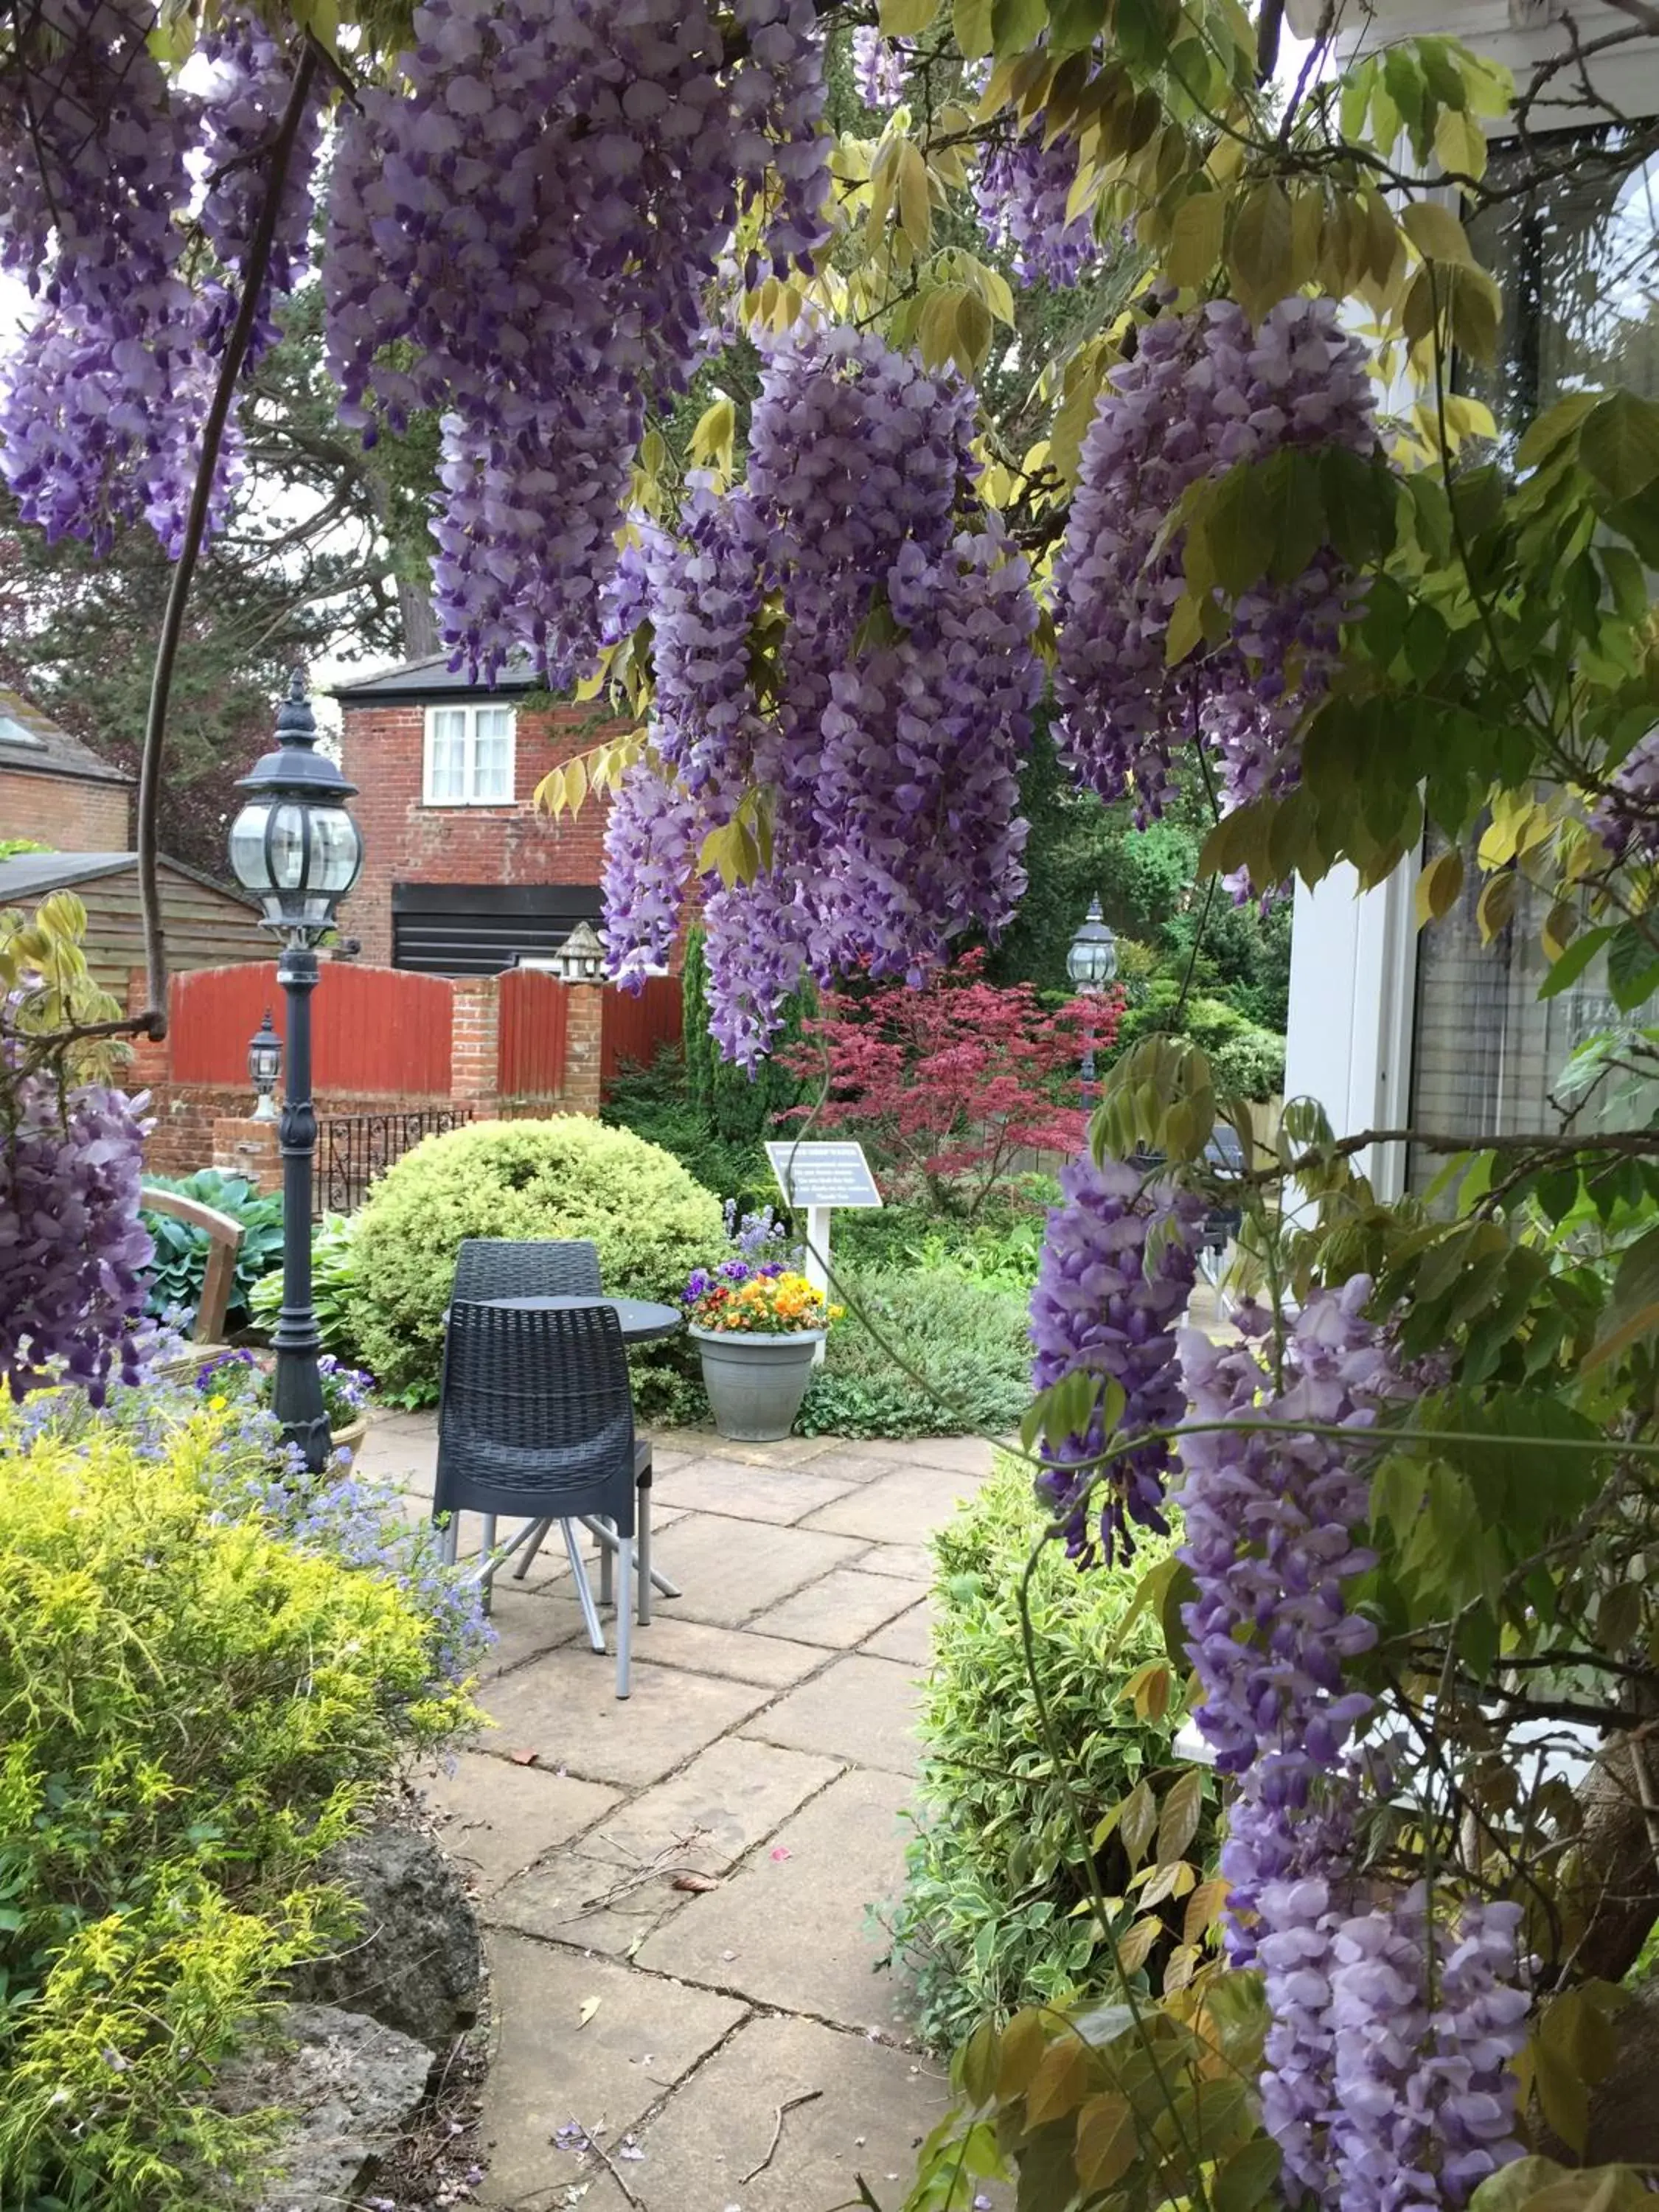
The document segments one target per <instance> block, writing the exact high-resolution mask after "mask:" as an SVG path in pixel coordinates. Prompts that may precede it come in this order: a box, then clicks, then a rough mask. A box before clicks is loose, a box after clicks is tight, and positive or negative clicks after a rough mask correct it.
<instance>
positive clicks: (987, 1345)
mask: <svg viewBox="0 0 1659 2212" xmlns="http://www.w3.org/2000/svg"><path fill="white" fill-rule="evenodd" d="M836 1289H837V1294H838V1295H839V1296H840V1297H842V1299H843V1301H844V1303H845V1304H846V1307H847V1311H846V1313H845V1315H844V1316H843V1317H842V1319H841V1320H840V1321H838V1322H836V1325H835V1327H834V1328H832V1329H831V1330H830V1332H829V1343H828V1346H827V1347H826V1351H825V1357H824V1363H823V1366H822V1367H821V1368H820V1369H819V1370H818V1371H817V1374H816V1375H815V1376H814V1377H813V1379H812V1382H811V1386H810V1387H809V1389H808V1390H807V1393H806V1400H805V1404H804V1405H803V1407H801V1412H800V1418H799V1420H798V1421H797V1423H796V1427H797V1428H798V1429H799V1431H800V1433H801V1434H802V1435H803V1436H808V1437H811V1436H840V1437H938V1436H963V1435H971V1434H982V1435H987V1436H1006V1434H1007V1433H1008V1432H1009V1431H1010V1430H1012V1428H1014V1427H1015V1426H1016V1425H1018V1421H1019V1418H1020V1415H1021V1414H1022V1413H1024V1410H1025V1408H1026V1407H1027V1406H1028V1405H1029V1404H1030V1397H1031V1391H1030V1370H1031V1340H1030V1335H1029V1334H1028V1331H1027V1327H1026V1305H1025V1300H1024V1298H1023V1297H1020V1296H1019V1295H1018V1292H1015V1291H1009V1290H1007V1289H1006V1288H1002V1287H1000V1286H998V1285H994V1284H988V1283H983V1282H975V1281H973V1280H971V1279H969V1278H968V1277H966V1276H965V1275H962V1274H959V1273H957V1272H956V1271H955V1270H954V1269H951V1268H945V1267H939V1268H933V1269H922V1268H915V1267H910V1268H905V1267H894V1268H890V1269H886V1268H884V1269H872V1270H869V1271H867V1272H866V1271H862V1270H848V1269H846V1268H842V1267H836Z"/></svg>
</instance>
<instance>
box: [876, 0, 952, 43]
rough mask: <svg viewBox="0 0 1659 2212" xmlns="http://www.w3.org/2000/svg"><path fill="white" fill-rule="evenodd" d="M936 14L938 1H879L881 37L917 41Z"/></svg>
mask: <svg viewBox="0 0 1659 2212" xmlns="http://www.w3.org/2000/svg"><path fill="white" fill-rule="evenodd" d="M938 13H939V0H881V4H880V8H879V9H878V14H879V15H880V19H881V32H882V36H883V37H884V38H885V39H919V38H920V37H921V34H922V33H923V32H924V31H925V30H927V28H928V27H929V25H930V24H931V23H932V22H933V18H934V16H935V15H938Z"/></svg>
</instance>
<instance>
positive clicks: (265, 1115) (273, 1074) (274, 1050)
mask: <svg viewBox="0 0 1659 2212" xmlns="http://www.w3.org/2000/svg"><path fill="white" fill-rule="evenodd" d="M282 1072H283V1041H282V1039H281V1037H279V1036H277V1034H276V1030H274V1029H272V1027H271V1026H270V1007H269V1006H267V1007H266V1008H265V1018H264V1021H262V1022H261V1023H260V1024H259V1026H258V1029H257V1030H254V1032H253V1035H252V1036H251V1037H250V1038H249V1039H248V1047H247V1073H248V1080H249V1082H250V1083H252V1085H253V1118H254V1120H255V1121H275V1120H276V1102H275V1099H274V1097H273V1096H272V1093H273V1092H274V1091H276V1079H277V1077H278V1076H279V1075H280V1074H281V1073H282Z"/></svg>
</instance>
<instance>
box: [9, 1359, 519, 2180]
mask: <svg viewBox="0 0 1659 2212" xmlns="http://www.w3.org/2000/svg"><path fill="white" fill-rule="evenodd" d="M117 1395H118V1397H119V1398H121V1399H122V1400H124V1401H128V1403H129V1413H130V1417H129V1418H127V1419H118V1418H116V1417H115V1416H113V1415H110V1416H106V1417H103V1418H95V1419H92V1420H90V1421H81V1422H79V1423H78V1425H77V1421H76V1418H75V1416H74V1414H73V1412H72V1411H71V1410H69V1399H68V1394H64V1408H65V1410H64V1412H63V1413H59V1411H58V1409H57V1408H55V1407H53V1406H52V1405H47V1406H46V1414H47V1425H46V1427H45V1428H44V1429H41V1428H40V1426H39V1420H40V1410H41V1409H40V1407H37V1406H35V1405H31V1406H30V1407H27V1408H26V1409H22V1410H20V1411H17V1412H14V1413H9V1414H7V1415H4V1416H0V1452H3V1453H4V1455H5V1456H6V1478H5V1480H4V1482H3V1483H0V2078H3V2080H4V2081H5V2085H6V2089H5V2095H4V2097H3V2099H0V2204H3V2205H4V2206H6V2207H8V2208H16V2212H67V2209H68V2208H71V2207H88V2208H90V2207H93V2206H96V2207H98V2208H99V2212H202V2208H203V2207H204V2206H206V2205H209V2204H222V2203H234V2202H241V2203H248V2202H252V2201H253V2198H254V2197H256V2196H257V2195H258V2189H257V2187H254V2188H252V2189H251V2190H243V2191H240V2193H237V2194H234V2195H227V2194H226V2185H229V2184H234V2183H240V2182H241V2181H242V2180H243V2178H244V2177H246V2175H247V2174H248V2172H249V2170H250V2167H251V2166H252V2164H253V2163H255V2162H257V2160H258V2155H259V2154H260V2153H261V2151H262V2150H263V2148H264V2143H265V2141H266V2139H267V2136H268V2135H269V2122H270V2116H269V2115H258V2114H255V2115H252V2116H249V2117H247V2118H240V2119H238V2118H231V2117H229V2116H228V2115H226V2114H223V2113H221V2112H217V2111H216V2109H215V2108H214V2106H212V2104H211V2103H210V2100H209V2097H208V2091H209V2089H210V2085H211V2081H212V2078H213V2075H214V2072H215V2069H216V2067H217V2065H218V2064H219V2063H221V2062H222V2060H223V2058H224V2057H226V2056H227V2055H228V2053H229V2052H230V2051H233V2050H234V2048H236V2047H237V2046H238V2045H240V2043H241V2042H242V2041H243V2040H244V2039H246V2036H247V2035H248V2033H250V2032H251V2031H252V2029H253V2028H255V2027H257V2026H258V2022H259V2020H260V2018H261V2015H262V2009H263V2008H264V2004H265V2002H267V2000H268V1999H269V1998H270V1996H272V1995H273V1994H274V1984H275V1982H276V1978H277V1977H279V1976H280V1975H281V1973H282V1972H283V1970H284V1968H286V1967H287V1966H290V1965H292V1964H294V1963H295V1961H297V1960H301V1959H305V1958H308V1957H313V1956H316V1955H317V1954H319V1952H320V1951H322V1950H325V1949H329V1948H334V1947H335V1946H336V1945H337V1943H339V1942H342V1941H349V1939H350V1936H351V1934H352V1932H353V1918H354V1916H353V1914H352V1912H351V1911H350V1910H349V1907H348V1905H347V1903H346V1900H345V1899H344V1898H343V1896H342V1895H341V1893H339V1892H338V1891H337V1890H336V1889H333V1888H331V1887H329V1886H328V1885H327V1884H325V1883H324V1882H322V1881H319V1878H318V1875H317V1871H316V1862H317V1860H318V1858H319V1855H320V1854H321V1852H323V1851H324V1850H326V1849H327V1848H328V1846H329V1845H330V1844H332V1843H334V1842H336V1841H337V1840H338V1839H339V1838H341V1837H342V1836H343V1835H344V1834H346V1833H348V1832H349V1831H350V1830H351V1828H352V1827H353V1826H355V1825H356V1823H357V1821H358V1820H360V1819H361V1818H362V1816H363V1815H364V1814H366V1812H367V1811H368V1808H369V1807H370V1806H371V1805H372V1803H373V1802H374V1801H375V1800H376V1799H377V1798H378V1797H379V1796H380V1794H381V1793H382V1792H383V1791H384V1790H385V1789H386V1784H387V1783H388V1781H389V1780H390V1778H391V1777H392V1773H393V1771H395V1769H396V1767H397V1766H398V1763H399V1760H400V1759H401V1758H402V1756H403V1755H404V1753H405V1752H406V1751H407V1750H408V1749H409V1748H410V1747H413V1746H416V1745H427V1746H431V1745H434V1744H435V1743H438V1742H440V1741H442V1740H443V1739H444V1738H445V1737H446V1736H447V1735H449V1734H451V1733H452V1732H453V1730H454V1729H455V1728H456V1727H457V1726H458V1725H460V1724H463V1723H466V1722H467V1721H469V1720H470V1718H471V1706H470V1705H469V1704H468V1703H467V1701H466V1699H465V1697H464V1695H462V1694H461V1692H459V1691H458V1690H456V1689H454V1688H453V1687H449V1686H446V1685H445V1683H444V1682H443V1681H442V1680H440V1679H438V1678H437V1677H436V1676H435V1667H437V1666H439V1665H440V1664H441V1661H440V1658H439V1655H438V1652H437V1648H436V1645H435V1621H434V1619H433V1617H432V1616H431V1615H430V1614H429V1613H428V1612H427V1611H426V1610H425V1609H424V1606H423V1601H422V1595H421V1593H420V1591H419V1590H417V1589H414V1588H412V1587H410V1585H409V1583H407V1581H406V1580H405V1581H404V1582H398V1581H393V1580H392V1579H390V1578H389V1576H388V1571H387V1570H386V1568H385V1567H384V1566H383V1565H369V1564H368V1559H370V1558H371V1557H375V1558H379V1557H381V1556H384V1555H383V1554H380V1553H379V1552H378V1546H379V1544H380V1542H382V1541H386V1534H387V1532H386V1530H385V1529H383V1528H380V1527H379V1526H378V1525H377V1526H376V1527H375V1528H370V1527H369V1525H368V1520H367V1519H366V1518H365V1509H364V1508H362V1507H361V1506H360V1505H358V1504H355V1503H354V1502H353V1492H354V1486H349V1485H341V1486H335V1488H334V1490H333V1491H332V1492H330V1491H325V1492H322V1493H319V1498H318V1500H317V1501H316V1503H315V1504H313V1505H307V1504H306V1502H305V1499H304V1498H303V1496H302V1495H301V1496H298V1497H296V1498H295V1499H294V1502H293V1503H292V1505H291V1506H290V1503H289V1497H290V1493H289V1492H285V1491H284V1489H283V1486H282V1485H281V1484H280V1483H279V1482H278V1481H277V1480H276V1473H277V1461H276V1454H275V1450H274V1444H275V1430H274V1426H273V1425H272V1424H270V1422H269V1421H268V1420H261V1419H257V1418H252V1419H251V1418H250V1417H249V1415H248V1414H247V1413H246V1409H236V1408H227V1409H223V1410H221V1411H217V1412H216V1411H214V1410H212V1409H211V1408H209V1407H204V1406H203V1403H202V1401H201V1400H200V1398H199V1397H198V1396H197V1394H196V1393H194V1392H193V1391H188V1390H186V1391H183V1392H176V1391H175V1392H172V1393H169V1392H168V1391H167V1390H166V1389H164V1388H158V1387H157V1386H155V1385H154V1384H151V1385H149V1386H146V1388H145V1389H143V1391H137V1390H134V1391H131V1392H127V1393H118V1394H117ZM112 1402H113V1401H112ZM186 1408H187V1409H188V1410H185V1409H186ZM336 1497H337V1501H338V1503H337V1515H336V1505H335V1504H334V1502H333V1501H334V1500H335V1498H336ZM272 1499H276V1500H280V1501H282V1503H281V1505H280V1507H279V1508H277V1507H273V1506H272V1505H271V1504H270V1501H271V1500H272ZM393 1504H394V1510H395V1501H394V1502H393ZM277 1511H280V1512H281V1513H283V1514H286V1515H287V1516H288V1519H289V1528H288V1530H287V1532H286V1533H284V1532H283V1530H281V1529H279V1528H278V1527H277V1526H276V1522H275V1520H274V1519H273V1514H274V1513H276V1512H277ZM336 1517H337V1519H338V1526H337V1528H336V1529H335V1532H334V1539H333V1540H331V1538H330V1537H329V1536H328V1535H325V1534H324V1533H323V1532H324V1529H325V1524H329V1523H330V1522H331V1519H334V1518H336ZM301 1520H304V1521H305V1522H306V1531H307V1532H306V1533H304V1534H301V1533H300V1531H299V1529H298V1527H297V1524H298V1522H300V1521H301ZM331 1541H332V1544H333V1548H332V1550H331ZM407 1541H408V1549H409V1552H410V1565H411V1566H412V1563H413V1559H414V1555H415V1552H416V1549H417V1548H418V1547H417V1546H416V1540H415V1539H413V1538H410V1539H408V1540H407ZM342 1545H343V1546H345V1547H347V1548H350V1547H356V1557H357V1558H358V1559H362V1560H363V1561H364V1564H362V1565H354V1564H350V1563H349V1561H348V1559H347V1558H346V1557H345V1556H343V1553H342V1550H341V1548H340V1547H341V1546H342ZM447 1572H448V1571H445V1570H441V1569H439V1568H437V1567H436V1566H435V1565H429V1566H428V1569H427V1570H426V1571H425V1574H426V1580H425V1583H424V1587H425V1588H426V1589H428V1590H435V1589H436V1588H437V1584H438V1583H439V1582H441V1581H442V1580H443V1578H444V1577H445V1575H446V1574H447ZM450 1581H451V1582H452V1583H453V1576H451V1577H450ZM440 1602H442V1600H440ZM467 1605H468V1607H469V1615H470V1617H471V1618H472V1619H474V1620H476V1602H475V1601H473V1600H472V1599H471V1598H468V1600H467ZM463 1663H465V1656H463Z"/></svg>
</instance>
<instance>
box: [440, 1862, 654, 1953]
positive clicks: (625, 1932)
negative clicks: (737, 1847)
mask: <svg viewBox="0 0 1659 2212" xmlns="http://www.w3.org/2000/svg"><path fill="white" fill-rule="evenodd" d="M696 1863H697V1860H696V1854H695V1853H690V1852H689V1853H687V1855H686V1857H685V1858H684V1861H678V1862H676V1866H675V1869H674V1870H675V1871H680V1870H683V1869H684V1868H687V1867H695V1866H696ZM688 1902H689V1894H688V1893H687V1892H686V1891H684V1890H678V1889H676V1888H675V1887H674V1886H673V1875H672V1873H671V1872H669V1871H664V1872H661V1873H658V1872H655V1871H653V1870H650V1869H635V1870H633V1871H632V1872H630V1869H628V1868H627V1867H623V1866H618V1865H617V1863H616V1861H615V1860H614V1859H611V1858H594V1857H591V1856H590V1855H589V1853H588V1852H586V1851H585V1850H582V1849H580V1846H578V1847H575V1848H573V1849H571V1850H562V1851H554V1852H552V1853H550V1856H549V1857H546V1858H545V1859H544V1860H543V1861H542V1863H541V1864H540V1865H539V1866H536V1867H532V1869H531V1870H530V1871H529V1873H528V1874H526V1875H521V1876H520V1879H519V1880H518V1881H510V1882H508V1883H507V1886H506V1887H505V1888H504V1889H500V1890H498V1891H497V1892H496V1893H495V1896H494V1897H491V1898H489V1899H486V1900H485V1905H484V1917H485V1918H486V1919H487V1920H488V1921H489V1923H490V1924H491V1926H493V1927H500V1928H509V1929H513V1930H514V1931H515V1932H516V1933H518V1934H520V1935H523V1936H544V1937H546V1939H547V1940H548V1942H551V1943H564V1944H568V1945H570V1946H572V1947H573V1948H576V1949H578V1950H582V1951H599V1952H602V1953H603V1954H604V1955H605V1957H606V1958H608V1959H631V1958H633V1957H634V1955H635V1953H636V1952H637V1951H638V1950H639V1948H640V1946H641V1944H642V1943H643V1942H645V1939H646V1937H647V1936H649V1935H650V1934H651V1933H652V1931H653V1929H655V1928H657V1927H658V1926H659V1925H660V1923H662V1922H663V1921H664V1920H665V1919H667V1918H668V1917H670V1915H671V1914H672V1913H675V1912H678V1911H679V1909H680V1907H681V1906H682V1905H685V1904H686V1903H688Z"/></svg>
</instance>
